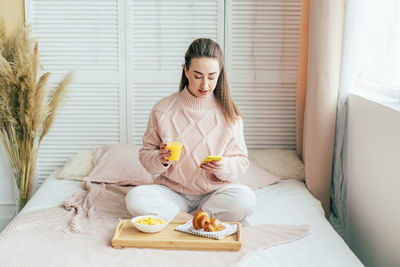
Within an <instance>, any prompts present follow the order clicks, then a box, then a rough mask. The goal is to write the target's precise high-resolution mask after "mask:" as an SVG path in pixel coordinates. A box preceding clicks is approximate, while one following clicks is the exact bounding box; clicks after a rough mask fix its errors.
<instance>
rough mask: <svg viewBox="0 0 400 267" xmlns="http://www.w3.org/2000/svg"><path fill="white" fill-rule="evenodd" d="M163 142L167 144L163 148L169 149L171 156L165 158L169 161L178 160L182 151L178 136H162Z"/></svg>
mask: <svg viewBox="0 0 400 267" xmlns="http://www.w3.org/2000/svg"><path fill="white" fill-rule="evenodd" d="M163 142H164V143H166V144H167V146H166V147H165V149H169V150H171V156H169V157H168V158H167V159H168V160H170V161H179V158H180V157H181V151H182V143H181V142H180V140H179V138H168V137H166V138H163Z"/></svg>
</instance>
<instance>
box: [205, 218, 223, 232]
mask: <svg viewBox="0 0 400 267" xmlns="http://www.w3.org/2000/svg"><path fill="white" fill-rule="evenodd" d="M222 229H224V226H223V225H222V223H221V221H220V220H218V219H217V218H211V220H210V224H209V225H208V226H207V227H206V228H204V231H206V232H216V231H221V230H222Z"/></svg>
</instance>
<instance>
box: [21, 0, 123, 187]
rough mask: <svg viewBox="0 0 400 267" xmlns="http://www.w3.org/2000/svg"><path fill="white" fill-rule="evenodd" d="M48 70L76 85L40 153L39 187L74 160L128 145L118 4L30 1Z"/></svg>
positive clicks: (30, 19) (110, 1)
mask: <svg viewBox="0 0 400 267" xmlns="http://www.w3.org/2000/svg"><path fill="white" fill-rule="evenodd" d="M25 4H26V9H27V10H26V11H27V22H28V23H31V22H32V23H33V25H34V31H33V33H34V36H35V37H36V38H37V39H38V41H39V50H40V59H41V65H42V67H43V70H41V72H42V73H43V72H47V71H49V72H51V73H53V79H52V83H54V82H57V81H60V78H61V77H63V76H64V75H65V74H66V73H67V72H68V71H70V70H74V79H73V83H72V84H71V86H69V90H68V92H67V94H66V97H65V99H64V101H63V103H62V106H61V108H60V109H59V110H58V113H57V116H56V119H55V121H54V124H53V127H52V129H51V130H50V132H49V133H48V135H47V136H46V137H45V139H44V140H43V142H42V145H41V147H40V151H39V157H38V165H37V175H38V177H39V182H41V181H42V180H43V179H44V178H45V177H47V176H48V174H49V173H50V172H52V171H53V170H55V169H56V168H57V167H60V166H62V165H63V164H64V163H65V161H66V160H67V159H68V158H69V157H70V156H71V155H73V154H75V153H77V152H81V151H88V150H92V149H93V148H94V147H97V146H100V145H102V144H106V143H120V142H125V139H126V124H125V123H124V121H123V120H124V119H125V118H126V104H125V98H126V97H125V95H124V94H125V93H124V92H125V91H126V90H125V73H124V72H125V69H124V64H125V61H124V60H121V58H122V59H123V58H124V54H123V51H124V45H125V42H124V39H123V37H124V36H123V32H122V31H121V29H123V27H122V25H121V21H122V16H121V15H120V14H121V13H123V12H121V10H122V11H123V10H124V9H123V8H122V9H121V1H118V0H103V1H99V0H69V1H61V0H51V1H49V0H32V1H26V2H25Z"/></svg>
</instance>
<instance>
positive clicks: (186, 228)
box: [175, 220, 237, 239]
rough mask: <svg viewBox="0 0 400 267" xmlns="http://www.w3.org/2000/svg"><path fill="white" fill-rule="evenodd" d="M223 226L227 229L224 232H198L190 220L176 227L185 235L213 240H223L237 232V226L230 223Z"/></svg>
mask: <svg viewBox="0 0 400 267" xmlns="http://www.w3.org/2000/svg"><path fill="white" fill-rule="evenodd" d="M222 225H223V226H224V227H225V228H224V230H222V231H217V232H206V231H204V230H203V229H201V230H197V229H196V228H194V227H193V223H192V220H190V221H188V222H186V223H185V224H182V225H179V226H177V227H175V230H176V231H180V232H184V233H188V234H191V235H197V236H203V237H208V238H213V239H223V238H225V237H227V236H228V235H232V234H234V233H236V232H237V224H229V223H224V222H223V223H222Z"/></svg>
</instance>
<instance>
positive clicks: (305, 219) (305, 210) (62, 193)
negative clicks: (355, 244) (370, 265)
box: [0, 169, 363, 267]
mask: <svg viewBox="0 0 400 267" xmlns="http://www.w3.org/2000/svg"><path fill="white" fill-rule="evenodd" d="M60 171H61V170H60V169H58V170H56V171H54V172H53V173H52V174H51V175H50V176H49V177H48V178H47V179H46V181H45V182H44V183H43V184H42V186H41V187H40V188H39V189H38V190H37V192H36V193H35V194H34V195H33V197H32V198H31V200H30V201H29V202H28V203H27V205H26V206H25V207H24V209H23V210H22V211H21V212H20V213H19V215H18V216H17V217H16V218H15V219H14V220H16V219H17V218H18V217H20V216H29V214H32V213H34V212H35V211H40V210H46V209H51V208H52V207H56V206H60V205H62V204H63V201H64V200H65V199H66V198H68V197H70V196H71V195H72V194H74V193H82V192H83V191H84V189H82V184H83V182H82V181H73V180H59V179H55V177H57V175H58V174H59V173H60ZM255 193H256V196H257V207H256V210H255V212H254V213H253V214H252V215H251V216H250V217H249V218H248V220H247V222H246V223H247V224H250V225H255V226H257V225H265V224H271V225H308V226H309V233H308V234H307V235H305V236H304V237H302V238H300V239H298V240H295V241H292V242H288V243H285V244H279V245H276V246H271V247H269V248H267V249H259V250H257V251H254V253H252V254H251V256H249V257H247V258H246V260H245V261H243V260H242V261H240V264H239V266H280V267H281V266H363V265H362V263H361V262H360V261H359V260H358V258H357V257H356V256H355V255H354V253H353V252H352V251H351V250H350V249H349V247H348V246H347V245H346V243H345V242H344V241H343V239H342V238H341V237H340V236H339V235H338V234H337V233H336V232H335V230H334V229H333V228H332V226H331V225H330V223H329V222H328V221H327V220H326V219H325V217H324V213H323V209H322V207H321V204H320V202H319V201H318V200H316V199H315V198H314V197H313V196H312V195H311V194H310V192H309V191H308V190H307V188H306V186H305V184H304V183H303V182H301V181H298V180H295V179H286V180H280V181H278V182H275V183H273V184H269V185H267V186H264V187H261V188H257V189H255ZM6 234H7V235H8V236H10V235H12V231H8V232H7V233H6ZM1 235H3V239H1V237H2V236H1ZM1 235H0V242H4V233H2V234H1ZM59 242H61V243H62V242H63V241H62V240H60V241H59ZM3 245H4V244H3ZM111 249H112V248H111ZM129 249H130V248H129ZM129 249H128V250H129ZM125 250H126V249H125ZM1 251H2V250H1V243H0V253H1ZM149 251H150V252H149ZM43 253H44V254H46V253H47V252H45V251H43ZM146 253H149V254H148V255H157V253H161V252H160V250H149V249H147V250H146ZM152 253H154V254H152ZM202 253H210V255H215V254H212V253H211V252H202ZM214 253H215V252H214ZM165 255H168V254H165ZM171 255H173V254H171ZM189 255H191V254H189ZM21 257H23V251H21ZM150 258H151V257H150ZM3 260H4V258H2V257H1V256H0V266H14V265H12V264H11V263H9V262H8V263H7V265H2V264H1V263H2V261H3ZM4 262H5V261H3V264H4ZM88 262H90V261H88ZM88 262H86V263H85V266H88V265H87V264H88ZM121 263H122V265H121ZM172 263H173V261H172ZM172 263H171V262H168V261H165V262H163V263H159V262H158V263H157V262H155V261H151V260H149V261H148V262H147V266H156V265H157V266H170V265H171V266H187V265H188V263H187V262H181V261H177V262H175V263H174V264H172ZM10 264H11V265H10ZM48 264H49V265H46V264H45V263H44V264H43V265H41V266H56V265H55V264H57V266H72V265H69V264H68V263H66V262H65V261H62V262H57V261H54V262H52V263H51V264H50V263H48ZM114 264H115V265H114ZM190 265H191V266H196V264H190ZM18 266H21V265H18ZM26 266H34V265H31V263H30V262H26ZM82 266H83V265H82ZM104 266H141V265H135V264H132V263H129V262H126V263H124V261H123V260H121V259H120V260H119V261H118V260H116V261H114V262H107V263H105V265H104ZM198 266H202V265H201V264H199V265H198Z"/></svg>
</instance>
